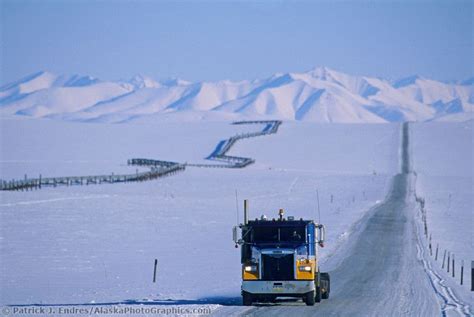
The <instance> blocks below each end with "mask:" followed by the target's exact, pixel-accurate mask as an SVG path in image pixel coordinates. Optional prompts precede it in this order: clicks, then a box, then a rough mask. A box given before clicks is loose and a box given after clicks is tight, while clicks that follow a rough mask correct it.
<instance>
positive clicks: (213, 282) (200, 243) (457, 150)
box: [0, 79, 474, 313]
mask: <svg viewBox="0 0 474 317" xmlns="http://www.w3.org/2000/svg"><path fill="white" fill-rule="evenodd" d="M339 80H342V79H339ZM185 113H186V112H185ZM198 113H200V114H202V116H205V114H206V113H208V112H206V111H203V112H198ZM192 116H193V115H191V117H192ZM140 119H141V121H140V123H138V121H132V122H131V123H123V124H105V123H101V124H93V123H83V122H62V121H57V120H50V119H32V118H28V117H21V116H3V117H2V118H1V119H0V120H1V121H0V127H1V130H0V143H1V144H2V148H1V152H0V167H1V169H0V175H1V176H0V178H2V179H11V178H22V177H23V175H24V174H25V173H27V174H28V175H29V176H32V177H34V176H36V175H38V174H40V173H41V174H42V175H43V176H44V177H47V176H68V175H87V174H104V173H105V174H107V173H112V172H114V173H119V172H126V171H133V170H134V168H131V167H128V166H126V165H125V163H126V161H127V159H129V158H133V157H143V158H151V159H162V160H170V161H175V162H180V163H184V162H189V163H203V162H206V160H205V159H204V158H205V157H207V156H208V155H209V154H210V153H212V152H213V151H214V149H215V147H216V146H217V144H218V143H219V141H221V140H224V139H227V138H228V137H230V136H232V135H234V134H237V133H243V132H253V131H258V130H260V129H261V128H262V126H261V125H258V124H252V125H231V124H230V122H229V121H225V120H224V121H222V120H220V119H219V120H216V121H214V120H208V119H205V120H204V122H203V121H200V120H192V119H191V120H189V121H186V122H183V121H180V122H176V121H173V120H169V121H168V120H165V119H163V117H160V119H155V118H150V117H142V118H140ZM230 119H231V118H227V120H230ZM176 120H179V118H178V119H176ZM411 127H412V128H411V136H412V143H413V144H412V146H411V152H412V153H411V154H412V160H413V168H414V170H415V171H416V173H417V177H416V192H417V195H418V196H420V197H424V198H425V199H426V208H427V210H428V224H429V230H430V233H431V234H432V237H433V242H434V245H436V244H437V243H439V245H440V250H444V249H449V250H450V251H451V252H453V253H455V254H456V259H457V260H456V261H459V260H462V259H464V260H465V262H466V268H465V273H466V275H465V286H463V287H460V286H459V285H458V283H457V281H458V280H457V278H458V277H459V275H458V273H459V271H457V272H456V274H457V277H456V280H453V279H452V278H450V277H448V276H447V274H446V273H443V272H442V270H440V265H439V260H438V261H437V262H435V261H432V262H433V263H432V267H433V268H434V269H435V270H438V271H439V272H440V273H439V274H441V276H442V277H443V280H444V281H445V282H446V283H447V284H448V285H449V287H450V289H452V290H453V291H454V292H456V294H457V295H459V297H460V298H462V299H464V301H466V302H468V303H469V302H472V297H470V296H472V295H470V292H469V290H468V288H467V285H470V280H469V278H468V276H467V273H468V268H467V266H468V265H469V264H470V263H469V262H470V260H472V255H473V254H474V252H473V244H472V241H473V240H472V225H473V222H472V219H473V218H472V211H473V205H472V203H473V202H472V191H473V183H472V179H473V174H474V173H473V164H472V162H473V160H472V154H473V153H472V149H473V148H474V147H473V145H474V144H473V137H472V136H473V131H472V128H473V127H472V121H471V122H464V123H435V122H433V123H419V124H412V125H411ZM399 143H400V125H399V124H315V123H307V122H294V121H285V122H284V123H283V125H281V127H280V129H279V131H278V133H277V134H274V135H269V136H264V137H257V138H251V139H245V140H240V141H238V142H237V143H236V145H235V146H234V147H233V148H232V149H231V151H230V152H229V153H228V154H229V155H235V156H244V157H251V158H253V159H255V160H256V163H255V164H253V165H251V166H250V167H248V168H245V169H218V168H215V169H212V168H195V167H188V168H187V169H186V170H185V171H184V172H182V173H179V174H177V175H174V176H172V177H167V178H162V179H158V180H156V181H150V182H142V183H129V184H104V185H89V186H70V187H57V188H43V189H41V190H37V191H29V192H1V193H0V218H1V222H0V254H1V255H2V257H1V258H0V284H1V285H2V287H1V288H0V305H27V306H26V307H31V306H30V305H33V304H40V305H43V306H41V307H53V308H58V307H62V306H63V305H71V306H68V307H133V308H140V307H150V306H152V307H162V308H166V307H183V306H184V307H188V308H192V307H201V308H209V309H211V310H213V311H214V310H216V309H217V308H219V307H220V305H240V283H241V280H240V259H239V257H240V253H239V251H238V250H237V249H235V248H234V245H233V243H232V241H231V228H232V226H233V225H235V223H236V221H237V220H236V217H237V216H236V210H235V208H236V206H235V204H236V201H235V191H237V192H238V198H239V203H240V209H241V208H242V204H241V203H242V200H243V199H244V198H247V199H249V201H250V214H251V217H252V218H254V217H259V216H260V215H261V214H266V215H267V216H268V217H269V218H272V217H276V214H277V210H278V209H279V208H284V209H285V212H286V214H287V215H293V216H295V217H297V218H299V217H303V218H318V216H317V212H316V190H318V192H319V196H320V199H321V211H322V212H321V222H322V223H324V224H325V225H326V226H327V234H328V236H327V243H326V247H325V248H324V249H322V250H321V265H322V269H323V270H326V269H331V268H333V267H332V266H331V265H332V264H331V262H332V263H334V262H337V261H339V260H340V259H342V258H343V257H344V254H345V252H344V250H346V249H347V248H348V247H350V246H351V241H349V238H350V237H352V236H353V235H352V233H356V232H354V230H358V227H357V226H354V224H357V223H359V222H360V221H361V220H362V219H363V217H364V216H365V215H367V212H369V211H370V210H371V209H372V208H373V206H374V205H376V204H378V203H379V202H381V201H383V200H384V198H385V195H386V193H387V192H388V190H389V185H390V181H391V179H392V176H393V175H394V174H396V173H398V171H399V158H398V156H399ZM207 162H208V161H207ZM331 197H332V200H333V201H332V202H331ZM413 212H414V213H415V215H417V217H419V213H418V211H417V210H414V211H413ZM417 219H418V218H417ZM241 220H242V215H240V221H241ZM418 221H420V220H419V219H418ZM155 259H157V260H158V278H157V282H156V283H152V276H153V263H154V260H155ZM457 263H459V262H457ZM456 265H458V264H456ZM48 305H51V306H48ZM15 307H19V306H15ZM229 309H230V310H232V308H229ZM230 310H226V312H229V311H230ZM238 313H242V311H241V310H239V311H238Z"/></svg>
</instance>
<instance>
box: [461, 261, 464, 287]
mask: <svg viewBox="0 0 474 317" xmlns="http://www.w3.org/2000/svg"><path fill="white" fill-rule="evenodd" d="M463 279H464V260H462V261H461V285H462V284H463Z"/></svg>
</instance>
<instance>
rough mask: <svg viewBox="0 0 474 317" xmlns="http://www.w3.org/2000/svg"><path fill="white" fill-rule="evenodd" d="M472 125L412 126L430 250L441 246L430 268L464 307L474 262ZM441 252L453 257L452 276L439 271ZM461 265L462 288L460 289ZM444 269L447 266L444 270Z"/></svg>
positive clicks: (469, 299)
mask: <svg viewBox="0 0 474 317" xmlns="http://www.w3.org/2000/svg"><path fill="white" fill-rule="evenodd" d="M473 127H474V126H473V123H472V121H471V122H466V123H425V124H415V125H413V129H412V131H413V133H412V135H413V147H412V151H413V161H414V169H415V170H416V172H417V182H416V191H417V195H418V196H420V197H423V198H424V199H425V201H426V203H425V204H426V207H425V208H426V210H427V221H428V230H429V232H430V234H431V235H432V246H433V248H434V249H435V248H436V246H437V245H439V255H438V256H439V257H438V261H436V262H435V261H434V260H433V259H432V260H433V262H434V263H433V267H434V268H435V269H436V270H437V271H438V272H439V274H442V276H443V279H444V280H446V281H447V283H448V285H449V286H450V287H452V288H453V289H455V290H456V291H457V293H459V295H460V296H461V297H462V298H464V299H465V301H467V302H471V303H472V294H471V292H470V285H471V279H470V269H471V267H470V265H471V261H473V260H474V239H473V231H472V228H473V227H474V217H473V215H474V202H473V192H474V182H473V177H474V160H473V149H474V138H473ZM444 250H447V251H450V252H451V253H454V254H455V259H456V272H455V274H456V277H455V278H454V279H453V278H452V277H451V275H450V274H447V273H446V270H442V269H441V266H442V264H441V262H442V258H443V253H444ZM463 260H464V264H465V267H464V274H465V275H464V285H463V286H460V285H459V279H460V266H459V265H460V264H461V261H463ZM445 269H446V267H445Z"/></svg>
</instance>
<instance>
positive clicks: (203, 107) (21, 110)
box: [0, 67, 474, 123]
mask: <svg viewBox="0 0 474 317" xmlns="http://www.w3.org/2000/svg"><path fill="white" fill-rule="evenodd" d="M472 111H474V85H472V83H470V82H469V81H465V82H463V84H456V83H443V82H439V81H435V80H431V79H426V78H422V77H419V76H412V77H408V78H404V79H401V80H399V81H395V82H391V81H389V80H385V79H381V78H372V77H365V76H353V75H349V74H345V73H343V72H340V71H336V70H332V69H329V68H326V67H321V68H315V69H312V70H310V71H307V72H303V73H284V74H274V75H272V76H270V77H268V78H264V79H259V80H243V81H238V82H232V81H229V80H222V81H216V82H198V83H191V82H187V81H184V80H181V79H167V80H162V81H157V80H154V79H152V78H151V77H149V76H143V75H136V76H134V77H133V78H132V79H130V80H119V81H100V80H98V79H95V78H92V77H90V76H80V75H72V76H69V75H55V74H52V73H48V72H40V73H36V74H33V75H30V76H27V77H25V78H23V79H21V80H19V81H17V82H14V83H11V84H8V85H6V86H4V87H1V88H0V113H1V114H3V115H4V114H17V115H26V116H32V117H49V118H56V119H66V120H72V121H94V122H129V121H135V120H140V121H141V120H147V121H161V120H163V119H162V118H163V117H167V118H169V117H170V114H171V117H172V118H173V120H175V121H182V120H190V119H191V118H192V120H195V121H198V120H202V119H201V118H202V117H204V118H207V117H213V118H229V117H232V118H235V117H238V118H239V119H243V118H246V117H251V118H255V117H259V118H265V119H282V120H291V121H309V122H338V123H382V122H400V121H430V120H437V119H439V118H444V117H449V118H447V119H448V120H452V121H459V120H461V121H464V120H465V118H464V116H462V115H463V114H468V113H472ZM203 113H206V114H203Z"/></svg>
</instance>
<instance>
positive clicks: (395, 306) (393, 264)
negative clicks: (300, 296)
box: [215, 123, 472, 316]
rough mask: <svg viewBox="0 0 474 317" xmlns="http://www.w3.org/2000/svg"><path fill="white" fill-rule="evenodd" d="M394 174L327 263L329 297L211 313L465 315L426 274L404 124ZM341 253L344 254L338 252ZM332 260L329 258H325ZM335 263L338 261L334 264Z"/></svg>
mask: <svg viewBox="0 0 474 317" xmlns="http://www.w3.org/2000/svg"><path fill="white" fill-rule="evenodd" d="M400 159H401V162H400V163H401V164H400V173H399V174H397V175H395V176H394V177H393V179H392V184H391V189H390V191H389V193H388V194H387V197H386V198H385V200H384V201H383V202H382V203H381V204H378V205H376V206H375V207H374V208H373V209H372V210H371V211H369V212H368V213H367V214H366V215H365V217H364V218H363V219H362V220H361V221H359V222H358V223H356V224H355V226H360V228H359V230H353V232H355V234H354V236H353V237H352V238H351V240H352V241H353V242H352V243H351V242H349V244H351V245H350V246H349V245H348V246H346V247H345V250H344V249H341V250H339V254H338V255H337V257H334V259H330V260H329V262H328V263H327V265H329V267H334V269H333V270H331V272H330V274H331V297H330V299H329V300H323V302H322V303H320V304H317V305H316V306H314V307H307V306H304V304H302V303H301V302H299V303H291V304H290V303H289V302H280V303H277V304H271V305H263V304H262V305H260V306H258V307H254V308H251V309H248V307H242V310H240V311H239V310H238V309H236V308H235V307H222V308H220V309H217V310H216V311H215V314H216V315H222V316H224V315H229V314H238V315H240V314H242V315H248V316H290V315H292V316H314V315H319V316H439V315H441V316H446V315H459V316H469V315H471V314H472V311H471V312H469V306H468V305H466V304H463V303H461V302H459V300H458V299H457V298H456V297H455V295H454V294H451V295H453V297H452V298H448V297H446V296H445V295H443V293H446V291H448V292H449V290H446V289H444V290H443V289H440V287H441V285H440V284H436V283H435V282H434V281H433V278H432V276H431V275H429V274H427V273H429V271H428V270H427V267H426V265H423V264H426V261H424V254H423V252H422V251H421V250H422V249H421V248H422V247H421V246H420V243H419V238H420V235H419V232H418V226H417V223H416V222H415V217H414V214H415V213H414V211H413V210H414V208H416V205H415V203H414V197H413V191H414V185H415V184H414V182H415V177H414V174H413V171H412V169H411V163H410V146H409V129H408V124H407V123H405V124H404V125H403V129H402V136H401V149H400ZM344 252H347V253H348V254H347V255H346V254H343V253H344ZM331 262H332V263H331ZM337 262H338V263H337Z"/></svg>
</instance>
